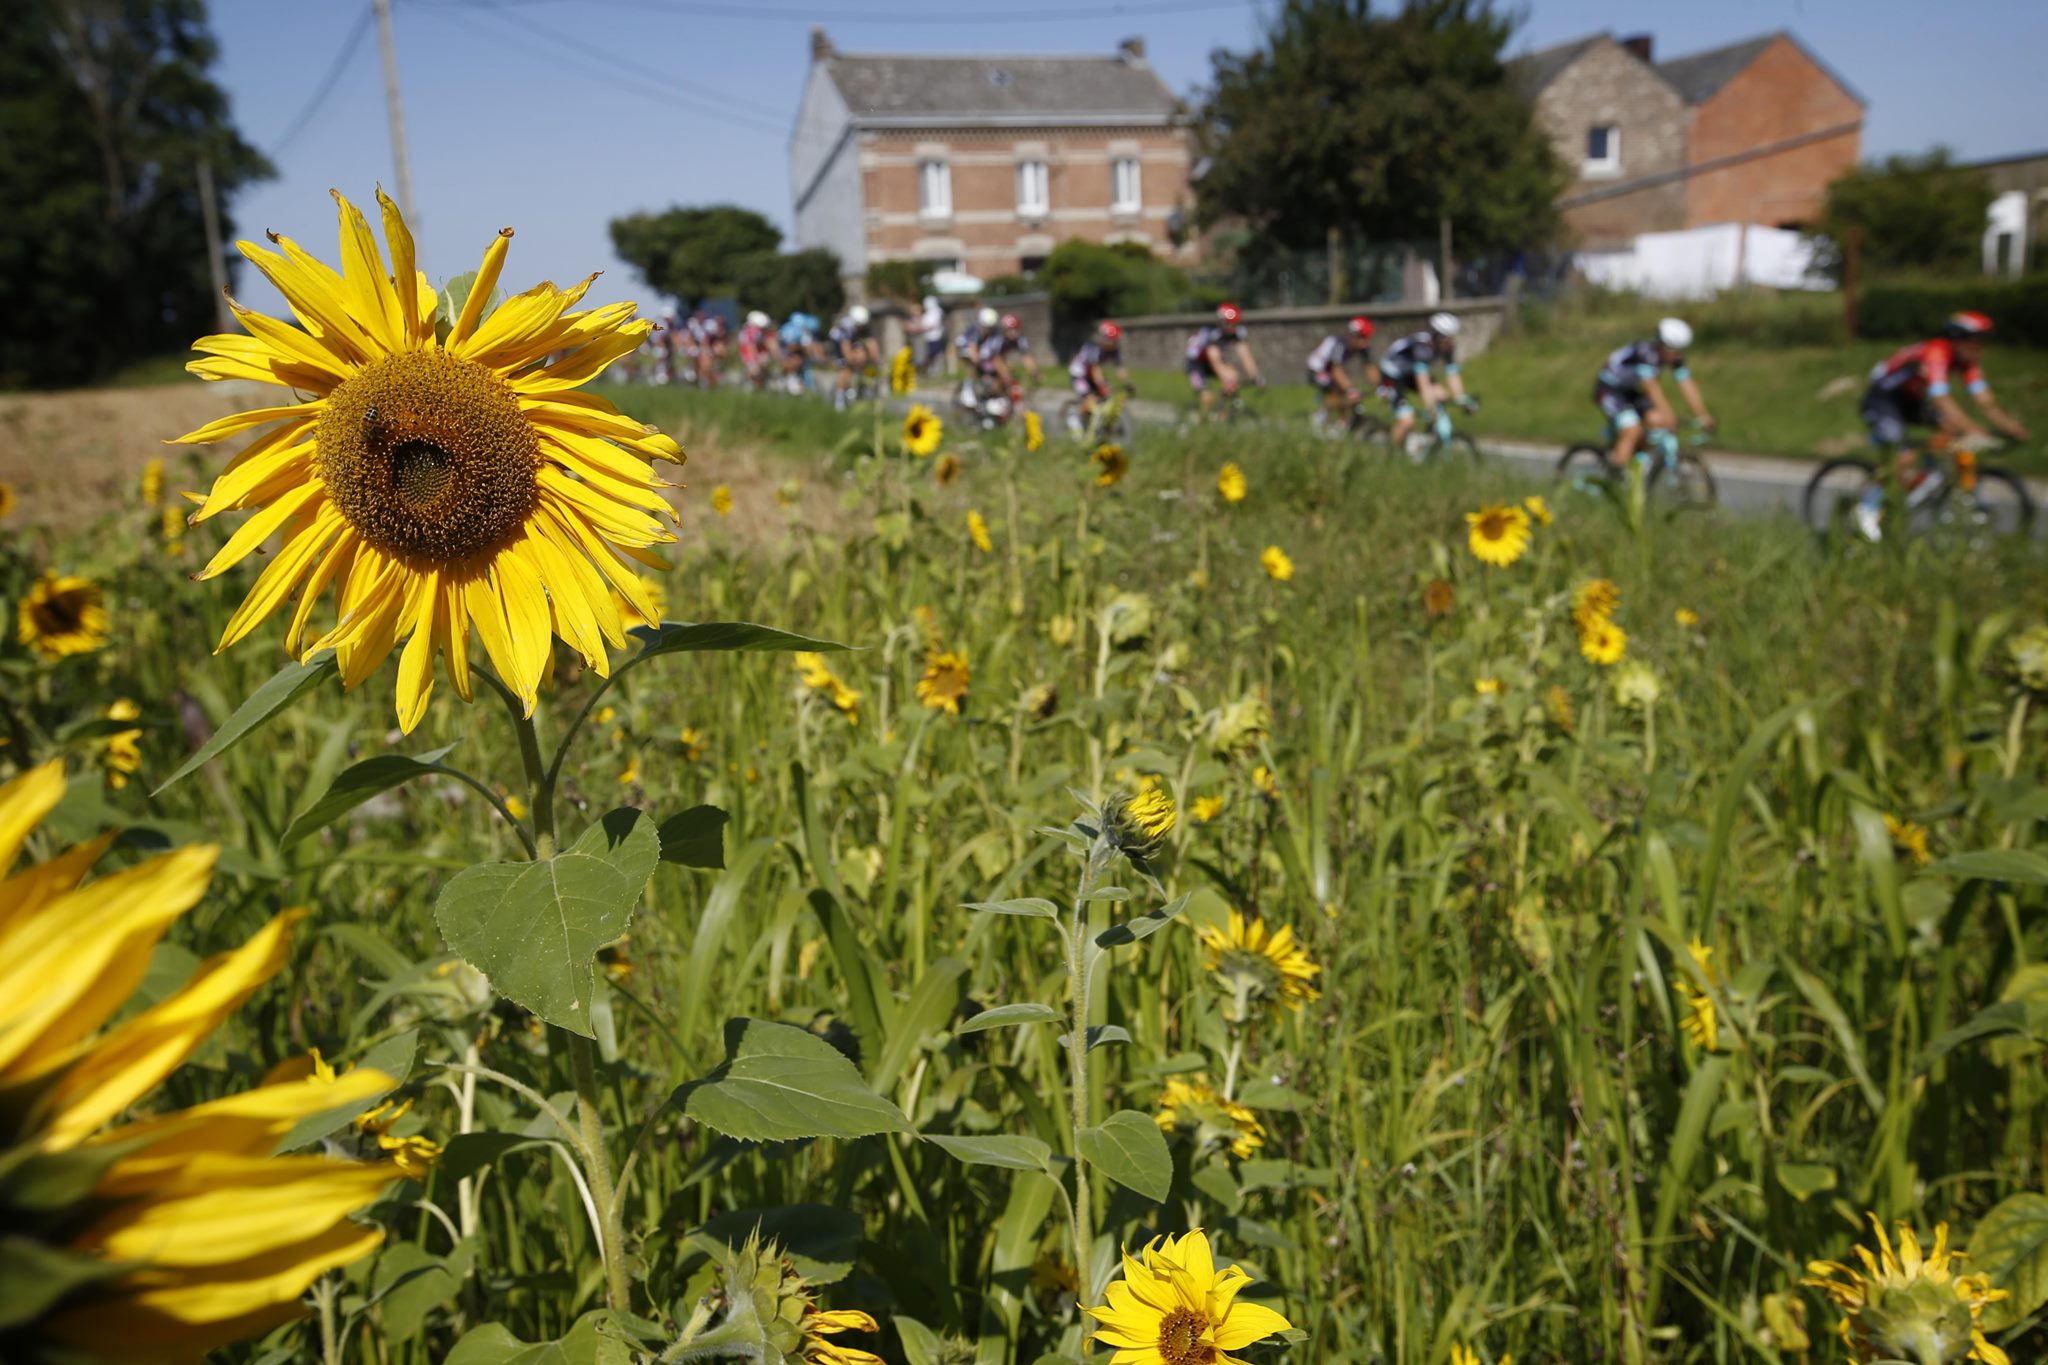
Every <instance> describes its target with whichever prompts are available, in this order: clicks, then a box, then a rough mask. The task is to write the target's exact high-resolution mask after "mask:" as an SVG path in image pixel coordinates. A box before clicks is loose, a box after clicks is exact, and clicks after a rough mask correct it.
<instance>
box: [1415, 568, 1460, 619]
mask: <svg viewBox="0 0 2048 1365" xmlns="http://www.w3.org/2000/svg"><path fill="white" fill-rule="evenodd" d="M1457 605H1458V593H1457V590H1456V589H1455V588H1453V587H1452V586H1451V585H1450V584H1449V583H1447V582H1445V581H1444V580H1443V579H1441V578H1432V579H1430V580H1429V582H1427V583H1424V584H1423V585H1422V609H1423V611H1425V612H1427V613H1428V614H1429V615H1430V616H1432V617H1434V618H1436V619H1438V620H1441V619H1443V618H1444V617H1446V616H1449V615H1450V614H1451V610H1452V608H1454V607H1456V606H1457Z"/></svg>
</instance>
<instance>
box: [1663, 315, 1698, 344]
mask: <svg viewBox="0 0 2048 1365" xmlns="http://www.w3.org/2000/svg"><path fill="white" fill-rule="evenodd" d="M1657 340H1659V341H1661V342H1663V343H1664V344H1665V345H1666V346H1669V347H1670V348H1671V349H1672V350H1674V351H1682V350H1684V349H1685V348H1686V347H1688V346H1690V345H1692V328H1691V327H1690V326H1688V325H1687V324H1686V321H1685V319H1684V318H1665V319H1663V320H1662V321H1660V322H1659V323H1658V324H1657Z"/></svg>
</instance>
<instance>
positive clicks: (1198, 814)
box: [1188, 796, 1223, 825]
mask: <svg viewBox="0 0 2048 1365" xmlns="http://www.w3.org/2000/svg"><path fill="white" fill-rule="evenodd" d="M1188 814H1190V815H1192V816H1194V817H1195V823H1196V824H1201V825H1206V824H1208V823H1209V822H1210V821H1212V820H1214V819H1215V818H1216V817H1217V816H1219V815H1221V814H1223V798H1222V797H1220V796H1198V797H1196V798H1195V799H1194V800H1193V801H1192V802H1190V803H1189V804H1188Z"/></svg>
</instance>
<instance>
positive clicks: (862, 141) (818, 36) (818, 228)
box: [789, 30, 1194, 297]
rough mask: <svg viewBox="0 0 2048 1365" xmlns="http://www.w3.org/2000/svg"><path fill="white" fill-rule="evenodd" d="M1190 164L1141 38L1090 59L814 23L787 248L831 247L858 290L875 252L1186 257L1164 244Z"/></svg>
mask: <svg viewBox="0 0 2048 1365" xmlns="http://www.w3.org/2000/svg"><path fill="white" fill-rule="evenodd" d="M1189 161H1190V154H1189V139H1188V130H1187V127H1186V125H1185V122H1184V120H1183V118H1182V116H1181V111H1180V105H1179V101H1177V100H1176V99H1175V98H1174V96H1173V93H1172V91H1170V90H1168V89H1167V88H1166V84H1165V82H1164V81H1162V80H1161V79H1160V78H1159V74H1158V73H1157V72H1156V71H1154V70H1153V69H1152V67H1151V66H1150V65H1149V64H1148V63H1147V62H1146V60H1145V45H1144V42H1143V41H1142V40H1140V39H1136V38H1132V39H1127V40H1125V42H1124V43H1123V44H1122V45H1121V46H1120V47H1119V48H1118V50H1117V51H1116V52H1115V53H1113V54H1109V55H1105V56H1099V57H1097V56H1086V57H1022V56H990V57H928V56H894V55H890V56H871V55H855V54H849V53H842V52H840V51H838V50H837V49H836V48H835V47H833V45H832V43H831V40H830V39H829V38H827V37H826V35H825V33H824V32H823V31H822V30H813V31H812V34H811V69H810V74H809V76H808V78H807V79H806V81H805V84H804V92H803V98H802V100H801V102H800V104H799V106H798V112H797V123H796V130H795V132H794V134H793V135H792V137H791V139H790V147H789V179H790V192H791V195H792V197H793V199H794V201H795V219H796V232H795V239H796V244H797V245H798V246H800V247H829V248H830V249H831V250H833V251H834V252H836V253H838V256H839V260H840V263H841V266H842V268H843V270H844V272H845V275H846V280H847V286H848V289H849V291H850V292H851V293H852V294H853V295H854V296H855V297H859V296H860V295H861V293H862V291H863V289H864V285H865V276H866V272H867V268H868V266H869V265H871V264H873V263H875V262H878V261H922V262H928V263H930V264H931V266H932V267H933V268H934V269H939V270H959V271H965V272H967V273H969V274H972V275H976V276H979V277H981V278H983V279H988V278H991V277H994V276H998V275H1006V274H1013V273H1016V272H1018V271H1022V270H1030V269H1034V268H1036V267H1037V266H1038V265H1039V264H1040V263H1042V262H1043V261H1044V259H1045V257H1046V255H1047V254H1048V253H1049V252H1050V251H1051V250H1052V249H1053V246H1054V245H1055V244H1056V243H1058V242H1060V241H1062V240H1064V239H1066V238H1069V237H1080V238H1085V239H1087V240H1089V241H1093V242H1140V243H1143V244H1144V245H1146V246H1148V247H1150V248H1152V249H1153V250H1154V251H1157V252H1159V253H1160V254H1162V255H1165V256H1168V257H1172V258H1175V259H1188V258H1190V256H1191V254H1192V252H1193V251H1194V246H1193V244H1192V243H1190V244H1188V245H1187V246H1177V245H1175V243H1174V241H1173V238H1174V237H1175V236H1176V235H1177V232H1176V229H1177V226H1178V224H1179V223H1180V222H1181V221H1182V215H1183V213H1184V211H1185V206H1186V204H1187V202H1188V199H1189V192H1188V171H1189Z"/></svg>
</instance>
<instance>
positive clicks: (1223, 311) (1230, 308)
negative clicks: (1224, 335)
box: [1216, 303, 1244, 327]
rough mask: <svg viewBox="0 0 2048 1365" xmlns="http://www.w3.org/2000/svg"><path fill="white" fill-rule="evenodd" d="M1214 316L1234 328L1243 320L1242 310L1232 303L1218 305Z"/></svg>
mask: <svg viewBox="0 0 2048 1365" xmlns="http://www.w3.org/2000/svg"><path fill="white" fill-rule="evenodd" d="M1216 316H1217V317H1219V318H1221V319H1223V320H1224V321H1225V322H1227V323H1229V324H1230V325H1231V326H1233V327H1235V326H1236V325H1237V324H1238V323H1240V322H1242V321H1243V320H1244V309H1242V308H1239V307H1238V306H1237V305H1236V304H1234V303H1225V304H1219V305H1217V308H1216Z"/></svg>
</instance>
